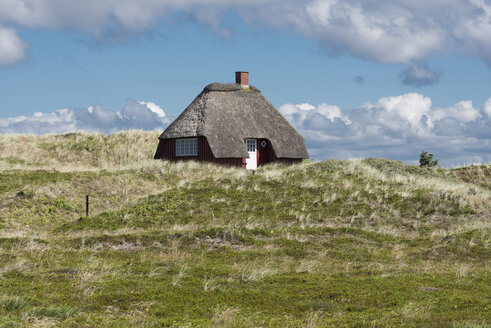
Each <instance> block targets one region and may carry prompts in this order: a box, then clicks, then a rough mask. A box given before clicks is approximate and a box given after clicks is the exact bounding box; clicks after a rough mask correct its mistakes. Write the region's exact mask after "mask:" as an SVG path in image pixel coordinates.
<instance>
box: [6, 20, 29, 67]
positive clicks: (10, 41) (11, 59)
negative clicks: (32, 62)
mask: <svg viewBox="0 0 491 328" xmlns="http://www.w3.org/2000/svg"><path fill="white" fill-rule="evenodd" d="M26 49H27V44H26V43H25V42H24V41H22V40H21V39H20V38H19V36H18V35H17V32H15V31H14V30H13V29H10V28H3V27H1V26H0V66H1V67H10V66H12V65H14V64H16V63H18V62H20V61H23V60H24V59H25V58H26V53H25V52H26Z"/></svg>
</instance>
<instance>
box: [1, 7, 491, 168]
mask: <svg viewBox="0 0 491 328" xmlns="http://www.w3.org/2000/svg"><path fill="white" fill-rule="evenodd" d="M238 70H243V71H249V72H250V84H252V85H254V86H256V87H258V88H259V89H260V90H261V92H262V94H263V95H264V96H265V97H266V98H267V99H268V100H269V101H270V102H271V103H272V104H273V105H274V106H275V107H276V108H277V109H278V110H279V111H280V112H281V113H282V114H283V115H284V116H285V118H287V119H288V120H289V122H290V123H291V124H292V125H293V126H294V127H295V128H296V129H297V130H298V131H299V132H300V133H301V134H302V135H303V137H304V138H305V142H306V145H307V148H308V151H309V154H310V157H311V158H312V159H315V160H325V159H330V158H334V159H347V158H364V157H383V158H389V159H394V160H402V161H404V162H407V163H411V164H417V162H418V159H419V154H420V153H421V151H422V150H423V149H424V150H426V151H429V152H431V153H433V154H434V155H435V157H436V158H439V159H440V163H441V164H442V165H443V166H444V167H454V166H459V165H466V164H471V163H488V162H490V161H491V1H490V0H424V1H423V0H364V1H360V0H305V1H299V0H281V1H280V0H249V1H235V0H228V1H226V0H209V1H200V0H140V1H134V0H133V1H131V0H85V1H73V0H37V1H32V0H0V133H4V134H7V133H8V134H11V133H34V134H45V133H66V132H73V131H98V132H102V133H113V132H117V131H120V130H126V129H133V128H136V129H144V130H163V129H164V128H165V127H166V126H167V125H168V124H169V123H170V122H172V120H173V119H174V118H175V117H176V116H177V115H179V113H181V112H182V111H183V110H184V109H185V108H186V106H187V105H189V104H190V103H191V101H192V100H193V99H194V98H195V97H196V96H197V95H198V94H199V92H201V90H202V89H203V88H204V87H205V86H206V85H207V84H208V83H211V82H224V83H227V82H234V72H235V71H238Z"/></svg>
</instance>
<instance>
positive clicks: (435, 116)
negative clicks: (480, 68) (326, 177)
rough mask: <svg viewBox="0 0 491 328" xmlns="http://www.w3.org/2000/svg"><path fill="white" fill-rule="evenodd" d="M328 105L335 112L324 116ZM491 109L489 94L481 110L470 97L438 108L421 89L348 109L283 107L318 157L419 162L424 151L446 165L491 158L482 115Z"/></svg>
mask: <svg viewBox="0 0 491 328" xmlns="http://www.w3.org/2000/svg"><path fill="white" fill-rule="evenodd" d="M306 108H307V110H306ZM326 108H336V110H334V111H333V112H331V113H335V114H334V115H332V114H328V115H326ZM338 109H339V111H338ZM490 110H491V98H490V99H488V101H487V102H486V104H485V105H484V106H483V108H481V109H480V108H475V107H474V106H473V105H472V102H471V101H461V102H458V103H457V104H455V105H453V106H450V107H446V108H435V107H433V106H432V101H431V99H430V98H428V97H424V96H423V95H422V94H418V93H409V94H404V95H401V96H391V97H385V98H381V99H379V100H378V101H377V102H375V103H374V104H371V103H366V104H363V105H361V106H358V107H354V108H345V109H340V108H339V107H336V106H332V105H328V104H320V105H318V106H313V105H310V104H300V105H294V104H285V105H283V106H281V107H280V108H279V111H280V112H281V113H282V114H283V115H284V116H285V117H286V118H287V120H288V121H290V123H291V124H292V125H293V126H294V127H295V128H296V129H298V131H299V132H300V133H301V134H302V135H303V136H304V138H305V141H306V144H307V148H308V149H309V154H310V156H311V157H312V158H314V159H320V160H323V159H328V158H337V159H343V158H349V157H383V158H391V159H395V160H403V161H406V162H410V163H413V164H417V161H418V159H419V154H420V153H421V150H422V149H425V150H427V151H430V152H432V153H434V154H435V156H436V157H437V158H439V159H440V163H441V164H442V165H445V166H452V165H460V164H466V163H471V162H489V161H491V115H485V114H484V113H485V112H486V113H488V111H490ZM328 113H329V111H328Z"/></svg>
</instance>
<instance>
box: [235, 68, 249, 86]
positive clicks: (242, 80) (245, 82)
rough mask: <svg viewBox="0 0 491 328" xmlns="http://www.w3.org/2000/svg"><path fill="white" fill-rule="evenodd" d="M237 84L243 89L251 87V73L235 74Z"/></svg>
mask: <svg viewBox="0 0 491 328" xmlns="http://www.w3.org/2000/svg"><path fill="white" fill-rule="evenodd" d="M235 83H237V84H240V86H241V87H243V88H248V87H249V72H235Z"/></svg>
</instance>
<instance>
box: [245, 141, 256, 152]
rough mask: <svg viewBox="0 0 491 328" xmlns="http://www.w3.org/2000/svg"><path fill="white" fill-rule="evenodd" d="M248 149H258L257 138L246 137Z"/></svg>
mask: <svg viewBox="0 0 491 328" xmlns="http://www.w3.org/2000/svg"><path fill="white" fill-rule="evenodd" d="M246 146H247V151H251V152H252V151H256V139H246Z"/></svg>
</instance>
